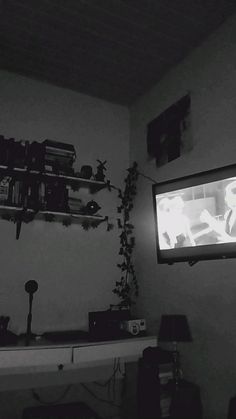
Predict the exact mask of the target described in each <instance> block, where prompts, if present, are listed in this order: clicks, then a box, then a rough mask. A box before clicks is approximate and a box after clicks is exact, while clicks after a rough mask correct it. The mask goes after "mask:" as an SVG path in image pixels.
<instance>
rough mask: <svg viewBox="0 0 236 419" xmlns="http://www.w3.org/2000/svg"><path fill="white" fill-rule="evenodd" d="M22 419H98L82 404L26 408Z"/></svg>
mask: <svg viewBox="0 0 236 419" xmlns="http://www.w3.org/2000/svg"><path fill="white" fill-rule="evenodd" d="M22 419H100V418H99V416H98V415H97V413H96V412H94V411H93V410H92V409H91V408H90V407H89V406H87V405H86V404H85V403H83V402H79V403H65V404H57V405H52V406H33V407H27V408H26V409H24V411H23V416H22Z"/></svg>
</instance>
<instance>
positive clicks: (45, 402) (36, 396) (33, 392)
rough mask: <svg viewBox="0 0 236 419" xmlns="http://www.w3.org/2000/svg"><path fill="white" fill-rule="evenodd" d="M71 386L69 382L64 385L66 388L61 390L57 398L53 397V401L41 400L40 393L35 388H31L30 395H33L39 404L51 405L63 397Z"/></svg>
mask: <svg viewBox="0 0 236 419" xmlns="http://www.w3.org/2000/svg"><path fill="white" fill-rule="evenodd" d="M71 387H72V385H71V384H70V385H68V386H67V387H66V389H65V390H64V391H63V393H62V394H61V395H60V396H59V397H58V398H57V399H55V400H53V401H50V402H49V401H45V400H43V399H42V398H41V397H40V395H39V394H38V393H37V391H36V390H35V389H31V392H32V396H33V398H34V399H35V400H37V401H38V402H39V403H41V404H45V405H53V404H56V403H58V402H60V401H61V400H62V399H64V397H65V396H66V395H67V393H68V392H69V390H70V389H71Z"/></svg>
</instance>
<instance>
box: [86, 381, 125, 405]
mask: <svg viewBox="0 0 236 419" xmlns="http://www.w3.org/2000/svg"><path fill="white" fill-rule="evenodd" d="M81 386H82V387H83V388H84V389H85V390H86V391H87V392H88V393H89V394H90V395H91V396H93V397H94V398H95V399H96V400H98V401H99V402H102V403H107V404H109V405H110V406H113V407H117V408H120V407H121V405H119V404H116V403H114V402H111V401H109V400H106V399H102V398H101V397H98V396H97V395H96V394H95V393H94V392H93V391H92V390H91V389H90V388H88V386H87V385H86V384H84V383H81Z"/></svg>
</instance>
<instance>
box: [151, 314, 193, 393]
mask: <svg viewBox="0 0 236 419" xmlns="http://www.w3.org/2000/svg"><path fill="white" fill-rule="evenodd" d="M158 341H159V342H172V343H173V345H174V349H173V368H174V382H175V385H176V387H178V384H179V380H180V360H179V352H178V350H177V343H178V342H191V341H192V336H191V332H190V329H189V325H188V320H187V317H186V316H185V315H182V314H168V315H163V316H162V317H161V324H160V329H159V334H158Z"/></svg>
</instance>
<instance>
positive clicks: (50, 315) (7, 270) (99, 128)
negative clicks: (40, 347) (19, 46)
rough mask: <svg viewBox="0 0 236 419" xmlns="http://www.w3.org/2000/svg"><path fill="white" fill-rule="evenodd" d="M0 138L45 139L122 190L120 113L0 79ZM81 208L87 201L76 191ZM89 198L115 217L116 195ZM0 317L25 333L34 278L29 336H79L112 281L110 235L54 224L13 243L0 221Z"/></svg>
mask: <svg viewBox="0 0 236 419" xmlns="http://www.w3.org/2000/svg"><path fill="white" fill-rule="evenodd" d="M0 91H1V95H0V108H1V112H0V134H2V135H4V136H5V137H6V138H9V137H14V138H15V139H17V140H19V139H24V140H29V141H43V140H44V139H46V138H49V139H52V140H56V141H63V142H68V143H71V144H73V145H74V146H75V148H76V152H77V160H76V164H75V168H76V169H77V170H80V168H81V166H82V165H84V164H90V165H92V166H93V168H94V170H95V169H96V165H97V162H96V159H101V160H102V161H104V160H107V172H106V175H107V178H108V179H110V180H111V182H112V183H114V184H115V185H118V186H122V183H123V179H124V177H125V169H126V168H127V167H128V164H129V163H128V158H129V153H128V150H129V114H128V110H127V109H126V108H124V107H121V106H117V105H112V104H109V103H107V102H105V101H102V100H98V99H93V98H90V97H89V96H85V95H81V94H78V93H74V92H72V91H70V90H65V89H60V88H57V87H53V86H50V85H48V84H46V83H41V82H37V81H33V80H31V79H27V78H24V77H21V76H17V75H14V74H10V73H7V72H3V71H2V72H0ZM82 196H83V199H84V202H87V201H89V200H90V199H92V197H91V196H90V195H86V191H83V195H82ZM93 198H94V199H95V200H96V201H97V202H98V203H99V204H100V206H101V207H102V210H101V211H100V213H101V214H104V215H110V216H111V217H112V220H111V221H114V217H116V206H117V194H116V193H114V192H111V193H110V192H108V191H101V192H100V193H99V194H97V195H95V196H93ZM0 249H1V252H0V265H1V272H0V305H1V312H0V314H5V315H6V314H8V315H10V317H11V328H12V330H14V331H16V332H23V331H24V330H25V327H26V316H27V311H28V301H27V299H28V296H27V295H26V293H25V291H24V283H25V282H26V281H28V280H29V279H35V280H36V281H38V283H39V290H38V292H37V294H36V296H35V299H34V309H33V324H32V330H33V331H34V332H42V331H45V330H50V329H63V328H81V329H87V314H88V311H92V310H100V309H106V308H108V306H109V304H110V303H112V302H113V303H114V301H116V300H114V295H113V293H112V289H113V285H114V282H115V279H116V278H118V277H119V271H118V269H117V267H116V263H117V259H118V249H119V242H118V231H117V229H116V228H114V230H113V231H111V232H107V231H106V226H105V224H104V225H103V224H102V225H101V226H99V227H98V228H97V229H96V230H90V231H88V232H85V231H84V230H82V228H81V227H80V226H76V225H73V226H71V227H69V228H66V227H63V226H62V225H60V224H58V223H45V222H39V221H37V222H36V221H35V222H33V223H30V224H23V225H22V231H21V236H20V239H19V240H18V241H16V240H15V225H13V224H12V223H9V222H6V221H2V220H0Z"/></svg>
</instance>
